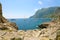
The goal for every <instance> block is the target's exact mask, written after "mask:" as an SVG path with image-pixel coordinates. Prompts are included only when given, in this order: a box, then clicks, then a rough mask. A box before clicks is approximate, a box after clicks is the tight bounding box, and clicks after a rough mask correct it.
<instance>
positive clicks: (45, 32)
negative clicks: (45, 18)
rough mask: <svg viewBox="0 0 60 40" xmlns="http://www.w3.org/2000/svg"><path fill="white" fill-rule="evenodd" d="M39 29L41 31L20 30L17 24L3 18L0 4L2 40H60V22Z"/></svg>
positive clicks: (43, 25) (49, 23) (0, 38)
mask: <svg viewBox="0 0 60 40" xmlns="http://www.w3.org/2000/svg"><path fill="white" fill-rule="evenodd" d="M59 20H60V19H59ZM39 27H40V28H41V30H39V29H35V30H27V31H24V30H18V27H17V26H16V24H15V23H13V22H9V21H8V20H7V19H5V18H4V17H3V16H2V5H1V4H0V40H60V21H57V20H56V21H52V22H48V23H43V24H41V25H39ZM15 30H17V31H15Z"/></svg>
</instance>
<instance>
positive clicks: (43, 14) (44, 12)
mask: <svg viewBox="0 0 60 40" xmlns="http://www.w3.org/2000/svg"><path fill="white" fill-rule="evenodd" d="M58 15H60V7H49V8H42V9H39V10H38V11H37V12H36V13H35V15H33V16H31V17H30V18H55V17H58Z"/></svg>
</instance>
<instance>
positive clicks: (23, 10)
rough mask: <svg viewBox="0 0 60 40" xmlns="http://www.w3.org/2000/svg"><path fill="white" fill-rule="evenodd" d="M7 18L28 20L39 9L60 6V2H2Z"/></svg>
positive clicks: (17, 0)
mask: <svg viewBox="0 0 60 40" xmlns="http://www.w3.org/2000/svg"><path fill="white" fill-rule="evenodd" d="M0 2H1V3H2V9H3V15H4V17H6V18H28V17H30V16H32V15H34V14H35V12H36V11H37V10H38V9H41V8H45V7H51V6H60V0H0Z"/></svg>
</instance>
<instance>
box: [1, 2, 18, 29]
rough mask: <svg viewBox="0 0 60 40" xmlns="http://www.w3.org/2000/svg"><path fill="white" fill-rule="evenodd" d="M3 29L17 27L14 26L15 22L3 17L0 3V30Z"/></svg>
mask: <svg viewBox="0 0 60 40" xmlns="http://www.w3.org/2000/svg"><path fill="white" fill-rule="evenodd" d="M5 29H9V30H10V29H13V30H14V29H16V30H18V27H17V26H16V24H15V23H13V22H12V23H11V22H9V21H8V20H7V19H5V18H4V17H3V15H2V5H1V3H0V30H5Z"/></svg>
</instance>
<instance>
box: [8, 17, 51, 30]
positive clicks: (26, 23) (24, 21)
mask: <svg viewBox="0 0 60 40" xmlns="http://www.w3.org/2000/svg"><path fill="white" fill-rule="evenodd" d="M8 20H9V21H10V22H15V23H16V25H17V26H18V29H19V30H33V29H37V28H38V25H41V24H42V23H44V22H50V21H51V19H50V18H19V19H8Z"/></svg>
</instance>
